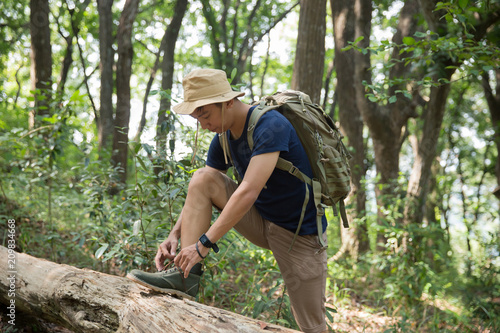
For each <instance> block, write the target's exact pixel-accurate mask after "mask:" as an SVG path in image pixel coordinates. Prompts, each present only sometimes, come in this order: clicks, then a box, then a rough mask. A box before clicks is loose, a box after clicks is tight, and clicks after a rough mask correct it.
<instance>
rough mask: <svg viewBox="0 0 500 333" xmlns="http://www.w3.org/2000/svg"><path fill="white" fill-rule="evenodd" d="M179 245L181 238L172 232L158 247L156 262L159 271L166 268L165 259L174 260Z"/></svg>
mask: <svg viewBox="0 0 500 333" xmlns="http://www.w3.org/2000/svg"><path fill="white" fill-rule="evenodd" d="M178 245H179V238H178V237H177V236H176V235H174V234H173V233H170V235H168V237H167V239H165V240H164V241H163V242H162V243H161V244H160V246H159V247H158V252H156V257H155V263H156V268H157V269H158V270H159V271H162V270H163V269H165V260H167V259H169V260H173V259H174V258H175V256H176V254H177V246H178Z"/></svg>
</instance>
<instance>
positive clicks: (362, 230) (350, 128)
mask: <svg viewBox="0 0 500 333" xmlns="http://www.w3.org/2000/svg"><path fill="white" fill-rule="evenodd" d="M330 4H331V7H332V18H333V34H334V40H335V70H336V73H337V86H336V88H335V94H336V96H337V103H338V106H339V121H340V130H341V132H342V133H343V134H344V135H346V137H347V144H348V146H349V147H351V149H350V151H351V154H352V156H353V157H352V159H351V160H350V161H349V162H350V165H351V181H352V182H351V187H352V192H351V195H350V196H349V201H350V202H351V201H352V202H353V203H354V208H353V209H352V210H350V216H351V218H354V219H355V218H357V217H362V216H363V215H364V214H365V210H366V193H365V189H364V188H363V186H362V185H361V181H362V179H363V178H364V176H365V174H366V166H365V147H364V140H363V126H364V125H363V119H362V118H361V113H360V111H359V107H358V105H357V103H356V91H355V90H354V88H355V82H354V79H355V77H354V75H353V73H354V72H355V66H356V64H355V62H354V57H355V54H354V53H355V52H356V51H355V50H354V49H351V50H348V51H342V49H343V48H344V47H347V46H348V45H349V42H354V40H355V39H356V38H357V37H358V36H356V34H355V32H356V29H355V23H356V20H355V13H354V2H352V1H350V0H344V1H337V0H330ZM366 37H368V36H366ZM341 230H342V243H343V244H346V246H347V244H350V245H351V246H349V247H348V248H346V250H347V251H348V252H349V253H350V254H351V255H352V256H353V257H356V256H357V255H358V252H360V253H364V252H366V251H367V250H368V249H369V241H368V230H367V226H366V224H359V225H356V224H352V225H351V228H349V229H343V228H342V229H341Z"/></svg>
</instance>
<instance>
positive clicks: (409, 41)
mask: <svg viewBox="0 0 500 333" xmlns="http://www.w3.org/2000/svg"><path fill="white" fill-rule="evenodd" d="M403 43H405V44H406V45H415V43H416V42H415V38H413V37H410V36H406V37H404V38H403Z"/></svg>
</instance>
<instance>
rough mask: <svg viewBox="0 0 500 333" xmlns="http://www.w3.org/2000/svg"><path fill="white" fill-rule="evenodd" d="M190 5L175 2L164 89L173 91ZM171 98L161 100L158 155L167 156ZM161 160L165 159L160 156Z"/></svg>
mask: <svg viewBox="0 0 500 333" xmlns="http://www.w3.org/2000/svg"><path fill="white" fill-rule="evenodd" d="M187 6H188V1H187V0H177V2H176V3H175V9H174V15H173V17H172V21H171V22H170V24H169V25H168V27H167V29H166V30H165V36H164V40H165V43H164V44H163V49H162V50H161V51H162V52H163V59H162V61H161V64H160V68H161V89H162V90H163V91H167V92H169V91H171V89H172V85H173V77H174V63H175V60H174V58H175V44H176V43H177V38H178V36H179V31H180V28H181V26H182V19H183V18H184V15H185V13H186V9H187ZM170 106H171V100H170V98H167V97H162V98H161V100H160V109H159V110H158V119H157V123H156V153H157V155H158V156H165V154H166V147H167V145H166V141H167V135H168V132H169V130H168V127H169V126H168V125H167V123H168V119H167V114H166V112H167V111H168V110H170ZM160 160H164V159H163V158H160ZM160 169H161V168H155V173H156V174H158V173H159V171H160Z"/></svg>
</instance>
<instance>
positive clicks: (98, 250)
mask: <svg viewBox="0 0 500 333" xmlns="http://www.w3.org/2000/svg"><path fill="white" fill-rule="evenodd" d="M108 246H109V244H108V243H104V244H103V245H102V246H101V247H100V248H98V249H97V251H95V258H96V259H99V258H100V257H101V256H102V254H103V253H104V251H106V250H107V249H108Z"/></svg>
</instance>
